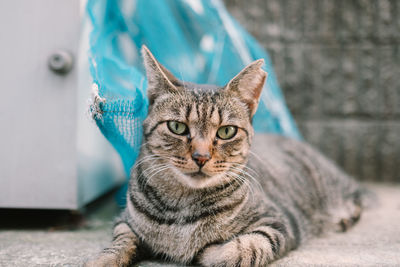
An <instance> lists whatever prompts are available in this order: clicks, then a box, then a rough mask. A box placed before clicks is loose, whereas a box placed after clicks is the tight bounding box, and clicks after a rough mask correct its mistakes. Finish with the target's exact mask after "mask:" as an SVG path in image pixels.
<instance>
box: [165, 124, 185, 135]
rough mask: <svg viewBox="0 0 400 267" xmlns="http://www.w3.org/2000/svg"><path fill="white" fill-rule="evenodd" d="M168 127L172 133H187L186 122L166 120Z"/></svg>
mask: <svg viewBox="0 0 400 267" xmlns="http://www.w3.org/2000/svg"><path fill="white" fill-rule="evenodd" d="M167 126H168V129H169V130H170V131H171V132H173V133H174V134H179V135H185V134H187V133H188V127H187V126H186V124H184V123H182V122H178V121H169V122H167Z"/></svg>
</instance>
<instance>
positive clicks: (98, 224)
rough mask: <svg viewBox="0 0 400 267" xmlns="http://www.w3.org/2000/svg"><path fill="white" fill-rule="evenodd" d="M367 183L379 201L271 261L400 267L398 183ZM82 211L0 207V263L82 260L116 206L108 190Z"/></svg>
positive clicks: (100, 243) (100, 238) (99, 241)
mask: <svg viewBox="0 0 400 267" xmlns="http://www.w3.org/2000/svg"><path fill="white" fill-rule="evenodd" d="M368 187H369V188H370V189H371V190H372V191H374V192H375V193H376V194H377V196H378V198H379V200H380V204H379V206H377V207H375V208H373V209H371V210H368V211H366V212H365V213H364V214H363V217H362V219H361V221H360V222H359V223H358V224H357V225H356V226H355V227H354V228H353V229H351V230H350V231H349V232H347V233H344V234H337V233H330V234H327V235H326V236H323V237H320V238H316V239H314V240H311V241H309V242H308V243H306V244H303V245H302V246H300V248H298V249H297V250H295V251H292V252H290V253H289V254H288V255H287V256H285V257H284V258H282V259H281V260H279V261H276V262H275V263H274V264H272V265H273V266H400V185H387V184H386V185H381V184H379V185H378V184H373V185H368ZM84 214H85V215H84V216H82V215H80V214H70V213H63V212H50V211H41V212H38V211H16V210H0V218H1V219H0V266H24V267H25V266H80V265H82V263H83V262H84V260H85V259H86V258H87V257H90V256H92V255H94V254H96V253H97V252H98V251H100V250H101V249H102V248H103V247H105V246H106V245H107V244H108V243H109V241H110V238H111V225H112V218H113V217H114V216H115V215H116V214H118V207H117V206H116V204H115V202H114V201H113V198H112V197H111V196H110V195H109V196H106V197H105V198H103V199H101V200H99V201H97V202H96V203H94V204H91V205H89V206H88V208H87V210H86V212H85V213H84ZM138 266H148V267H149V266H154V267H155V266H157V267H161V266H174V265H169V264H166V263H156V262H143V263H140V264H139V265H138Z"/></svg>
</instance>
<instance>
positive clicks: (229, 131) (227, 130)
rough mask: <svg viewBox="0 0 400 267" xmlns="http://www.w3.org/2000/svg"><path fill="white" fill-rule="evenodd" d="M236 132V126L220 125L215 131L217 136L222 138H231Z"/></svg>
mask: <svg viewBox="0 0 400 267" xmlns="http://www.w3.org/2000/svg"><path fill="white" fill-rule="evenodd" d="M236 133H237V127H236V126H231V125H228V126H222V127H220V128H219V129H218V131H217V137H218V138H221V139H223V140H227V139H231V138H232V137H234V136H235V135H236Z"/></svg>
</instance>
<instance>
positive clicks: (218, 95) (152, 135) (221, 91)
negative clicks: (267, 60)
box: [143, 48, 266, 188]
mask: <svg viewBox="0 0 400 267" xmlns="http://www.w3.org/2000/svg"><path fill="white" fill-rule="evenodd" d="M143 55H144V59H145V65H146V71H147V75H148V81H149V86H148V94H149V100H150V108H149V115H148V117H147V119H146V120H145V122H144V136H145V137H144V139H145V140H144V142H145V146H146V148H147V150H148V152H149V154H150V155H153V156H156V158H157V161H158V162H162V163H163V164H164V165H165V166H166V167H167V168H166V171H172V172H175V175H174V177H176V179H179V180H180V182H181V183H182V184H185V185H187V186H189V187H192V188H204V187H207V186H214V185H216V184H220V183H226V182H229V180H230V179H235V178H236V179H237V177H238V175H240V173H241V172H242V170H243V166H244V164H245V163H246V160H247V155H248V153H249V149H250V144H251V139H252V136H253V129H252V126H251V117H252V116H253V115H254V113H255V111H256V108H257V104H258V99H259V96H260V93H261V89H262V87H263V84H264V81H265V78H266V73H265V72H264V71H262V70H261V65H262V63H263V62H262V61H256V62H254V63H253V64H251V65H249V66H248V67H247V68H245V69H244V70H243V71H242V72H241V73H239V74H238V75H237V76H236V77H235V78H234V79H233V80H232V81H231V82H229V83H228V85H226V86H224V87H216V86H209V85H196V84H191V83H184V82H181V81H179V80H178V79H176V78H175V77H174V76H173V75H172V74H171V73H170V72H168V70H166V69H165V68H164V67H163V66H161V65H160V64H159V63H158V62H157V61H156V60H155V58H154V57H153V56H152V55H151V53H150V52H149V51H148V50H147V49H146V48H144V49H143Z"/></svg>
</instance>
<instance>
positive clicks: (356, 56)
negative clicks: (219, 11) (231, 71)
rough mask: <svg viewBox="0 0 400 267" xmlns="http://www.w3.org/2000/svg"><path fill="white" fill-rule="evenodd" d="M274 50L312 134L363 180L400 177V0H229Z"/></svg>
mask: <svg viewBox="0 0 400 267" xmlns="http://www.w3.org/2000/svg"><path fill="white" fill-rule="evenodd" d="M225 3H226V5H227V7H228V9H229V10H230V12H231V13H232V14H233V16H234V17H236V18H237V19H238V20H239V21H240V22H241V23H242V25H244V26H245V27H246V28H247V30H248V31H249V32H251V34H252V35H253V36H255V37H256V38H257V39H258V40H259V41H260V42H261V44H262V45H263V46H264V47H265V48H266V49H267V51H268V52H269V53H270V56H271V58H272V61H273V63H274V66H275V70H276V72H277V76H278V80H279V81H280V84H281V86H282V90H283V92H284V94H285V97H286V100H287V104H288V106H289V108H290V110H291V111H292V114H293V115H294V117H295V119H296V121H297V123H298V126H299V128H300V130H301V132H302V133H303V135H304V137H305V139H306V140H308V141H309V142H311V143H312V144H314V145H316V146H318V147H319V148H320V149H321V150H322V151H323V152H324V153H325V154H327V155H328V156H329V157H331V158H333V159H334V160H336V162H338V163H339V164H340V165H341V166H343V167H344V169H345V170H347V171H348V172H349V173H351V174H352V175H354V176H356V177H357V178H358V179H361V180H379V181H397V182H399V181H400V174H399V173H400V1H397V0H379V1H378V0H352V1H350V0H225Z"/></svg>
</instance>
